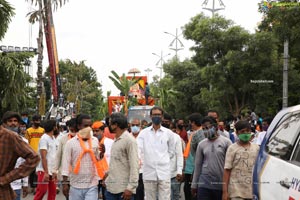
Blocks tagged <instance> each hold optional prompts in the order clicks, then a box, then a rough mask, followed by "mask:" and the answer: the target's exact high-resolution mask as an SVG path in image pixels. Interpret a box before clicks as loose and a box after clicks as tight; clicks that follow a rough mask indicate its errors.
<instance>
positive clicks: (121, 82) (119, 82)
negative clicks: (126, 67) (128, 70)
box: [108, 70, 141, 114]
mask: <svg viewBox="0 0 300 200" xmlns="http://www.w3.org/2000/svg"><path fill="white" fill-rule="evenodd" d="M111 73H112V75H113V76H108V78H109V79H110V80H112V82H113V83H114V85H115V86H116V87H117V88H118V89H119V90H120V93H121V94H122V95H124V97H125V98H124V99H125V102H124V105H125V107H124V112H125V114H126V113H127V108H128V106H129V104H130V101H128V93H129V91H130V88H131V87H132V86H133V85H135V84H137V83H138V82H139V81H140V80H141V79H140V78H139V79H135V78H134V76H133V78H132V79H127V78H126V76H125V74H124V73H123V74H122V76H121V77H120V76H119V75H118V74H117V73H116V72H115V71H114V70H112V71H111Z"/></svg>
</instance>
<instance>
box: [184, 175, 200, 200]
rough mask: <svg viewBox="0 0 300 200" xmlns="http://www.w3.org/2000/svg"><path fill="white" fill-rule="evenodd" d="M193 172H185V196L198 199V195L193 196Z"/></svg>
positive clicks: (187, 199)
mask: <svg viewBox="0 0 300 200" xmlns="http://www.w3.org/2000/svg"><path fill="white" fill-rule="evenodd" d="M192 178H193V175H192V174H184V186H183V191H184V197H185V200H196V199H197V197H192V191H191V185H192Z"/></svg>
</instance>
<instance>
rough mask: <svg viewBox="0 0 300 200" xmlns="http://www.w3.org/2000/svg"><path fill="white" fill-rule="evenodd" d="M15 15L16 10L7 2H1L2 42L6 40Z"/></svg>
mask: <svg viewBox="0 0 300 200" xmlns="http://www.w3.org/2000/svg"><path fill="white" fill-rule="evenodd" d="M14 15H15V12H14V8H13V7H12V6H11V5H10V4H9V3H8V2H7V1H6V0H0V40H1V39H2V38H4V35H5V33H6V31H7V29H8V25H9V23H10V22H11V18H12V17H13V16H14Z"/></svg>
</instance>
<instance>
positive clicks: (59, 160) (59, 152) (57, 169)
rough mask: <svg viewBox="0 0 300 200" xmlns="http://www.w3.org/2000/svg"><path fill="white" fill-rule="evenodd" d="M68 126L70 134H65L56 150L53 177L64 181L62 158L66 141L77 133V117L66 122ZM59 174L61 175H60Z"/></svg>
mask: <svg viewBox="0 0 300 200" xmlns="http://www.w3.org/2000/svg"><path fill="white" fill-rule="evenodd" d="M66 126H67V127H68V129H69V132H68V134H65V135H63V136H62V137H61V138H60V139H59V141H58V148H57V151H56V156H55V157H56V159H55V165H54V167H53V171H52V173H53V179H54V180H60V181H62V177H61V167H62V158H63V153H64V149H65V145H66V143H67V142H68V141H69V140H70V139H71V138H73V137H74V136H75V135H76V119H75V118H72V119H70V120H69V121H67V122H66ZM58 175H59V176H58ZM66 199H67V200H68V199H69V196H66Z"/></svg>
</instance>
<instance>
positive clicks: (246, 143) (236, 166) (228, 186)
mask: <svg viewBox="0 0 300 200" xmlns="http://www.w3.org/2000/svg"><path fill="white" fill-rule="evenodd" d="M235 129H236V134H237V136H238V138H239V140H238V141H237V142H236V143H234V144H233V145H231V146H230V147H229V148H228V150H227V153H226V159H225V166H224V175H223V196H222V199H223V200H228V199H231V200H250V199H252V170H253V166H254V163H255V160H256V157H257V153H258V151H259V146H258V145H256V144H251V143H250V140H251V125H250V123H249V122H248V121H238V122H237V123H236V124H235Z"/></svg>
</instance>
